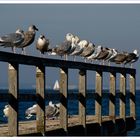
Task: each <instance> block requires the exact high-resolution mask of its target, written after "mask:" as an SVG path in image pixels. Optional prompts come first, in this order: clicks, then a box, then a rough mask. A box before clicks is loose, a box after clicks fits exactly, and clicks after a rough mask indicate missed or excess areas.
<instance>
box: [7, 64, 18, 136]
mask: <svg viewBox="0 0 140 140" xmlns="http://www.w3.org/2000/svg"><path fill="white" fill-rule="evenodd" d="M18 76H19V65H18V64H9V68H8V78H9V79H8V80H9V81H8V82H9V97H10V98H9V114H10V115H9V116H8V132H9V136H18V92H19V77H18Z"/></svg>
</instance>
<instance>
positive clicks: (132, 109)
mask: <svg viewBox="0 0 140 140" xmlns="http://www.w3.org/2000/svg"><path fill="white" fill-rule="evenodd" d="M129 79H130V82H129V84H130V116H132V117H133V118H134V120H135V119H136V108H135V88H136V87H135V86H136V83H135V74H130V75H129Z"/></svg>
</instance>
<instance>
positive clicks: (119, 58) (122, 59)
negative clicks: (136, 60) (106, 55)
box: [109, 52, 128, 64]
mask: <svg viewBox="0 0 140 140" xmlns="http://www.w3.org/2000/svg"><path fill="white" fill-rule="evenodd" d="M127 56H128V53H127V52H118V53H117V55H116V56H115V57H114V58H112V59H110V60H109V61H110V62H114V63H116V64H123V63H124V62H125V60H126V59H127Z"/></svg>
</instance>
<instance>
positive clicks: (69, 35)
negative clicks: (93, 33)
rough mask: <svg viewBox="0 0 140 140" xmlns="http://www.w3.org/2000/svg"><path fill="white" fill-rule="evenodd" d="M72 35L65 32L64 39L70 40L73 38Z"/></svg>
mask: <svg viewBox="0 0 140 140" xmlns="http://www.w3.org/2000/svg"><path fill="white" fill-rule="evenodd" d="M73 37H74V35H73V34H71V33H67V34H66V40H67V41H70V42H72V38H73Z"/></svg>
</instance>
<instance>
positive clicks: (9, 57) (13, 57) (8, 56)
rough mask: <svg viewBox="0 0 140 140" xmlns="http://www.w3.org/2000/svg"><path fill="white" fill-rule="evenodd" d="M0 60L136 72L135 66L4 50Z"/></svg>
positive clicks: (1, 52) (117, 71)
mask: <svg viewBox="0 0 140 140" xmlns="http://www.w3.org/2000/svg"><path fill="white" fill-rule="evenodd" d="M17 58H18V59H17ZM0 61H3V62H8V63H16V64H23V65H33V66H40V65H41V66H48V67H59V68H69V69H83V70H94V71H102V72H116V73H127V74H135V73H136V70H135V69H133V68H126V67H118V66H107V65H98V64H92V63H84V62H76V61H69V60H61V59H50V58H41V57H36V56H28V55H21V54H14V53H9V52H3V51H0ZM122 68H123V69H122Z"/></svg>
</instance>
